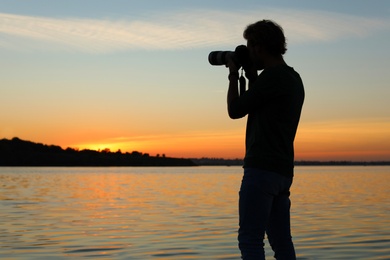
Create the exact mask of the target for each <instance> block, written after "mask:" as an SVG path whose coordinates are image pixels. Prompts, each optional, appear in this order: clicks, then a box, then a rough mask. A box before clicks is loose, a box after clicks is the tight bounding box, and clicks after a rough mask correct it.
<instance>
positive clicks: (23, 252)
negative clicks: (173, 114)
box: [0, 166, 390, 260]
mask: <svg viewBox="0 0 390 260" xmlns="http://www.w3.org/2000/svg"><path fill="white" fill-rule="evenodd" d="M241 178H242V169H241V168H240V167H188V168H186V167H176V168H174V167H164V168H135V167H134V168H133V167H123V168H121V167H118V168H116V167H107V168H66V167H64V168H44V167H37V168H19V167H16V168H8V167H2V168H0V220H1V222H0V258H1V259H67V258H81V257H89V258H92V259H209V260H210V259H239V252H238V249H237V241H236V236H237V234H236V233H237V228H238V227H237V222H238V221H237V220H238V216H237V200H238V190H239V186H240V182H241ZM389 190H390V167H388V166H383V167H382V166H375V167H371V166H370V167H364V166H354V167H352V166H348V167H347V166H343V167H336V166H333V167H331V166H328V167H323V166H315V167H308V166H301V167H297V168H296V174H295V180H294V184H293V188H292V196H291V199H292V229H293V239H294V243H295V245H296V251H297V255H298V258H299V259H390V221H389V219H390V218H389V212H390V200H389V196H388V191H389ZM266 246H267V248H266V254H267V259H273V257H272V251H271V250H270V248H269V245H268V244H266Z"/></svg>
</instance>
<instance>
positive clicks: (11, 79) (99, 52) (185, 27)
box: [0, 1, 390, 161]
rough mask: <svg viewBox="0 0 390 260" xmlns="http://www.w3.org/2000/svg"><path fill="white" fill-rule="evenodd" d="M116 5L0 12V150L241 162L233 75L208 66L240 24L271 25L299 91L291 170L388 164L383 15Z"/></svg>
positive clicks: (229, 46) (334, 9)
mask: <svg viewBox="0 0 390 260" xmlns="http://www.w3.org/2000/svg"><path fill="white" fill-rule="evenodd" d="M11 2H12V1H11ZM11 2H10V3H11ZM31 5H32V4H31ZM121 5H122V4H118V5H114V4H113V5H110V6H109V7H107V8H99V7H98V6H95V8H96V9H95V8H90V6H89V5H87V4H77V8H61V7H59V8H58V7H55V6H52V7H50V8H49V7H47V9H45V10H41V9H39V8H35V7H31V8H29V7H28V5H26V6H20V5H19V4H17V3H15V4H4V5H2V10H1V11H0V55H1V57H2V58H1V59H0V69H1V71H2V76H1V77H0V86H1V90H0V91H1V92H0V110H1V111H2V113H0V139H2V138H6V139H12V138H13V137H18V138H20V139H22V140H28V141H32V142H36V143H43V144H47V145H58V146H61V147H62V148H64V149H66V148H68V147H70V148H75V149H79V150H83V149H91V150H104V149H110V151H112V152H116V151H118V150H120V151H121V152H122V153H125V152H133V151H138V152H141V153H148V154H149V155H151V156H154V155H157V154H159V155H165V156H167V157H178V158H201V157H213V158H226V159H236V158H243V157H244V155H245V125H246V120H245V119H241V120H231V119H230V118H229V117H228V115H227V111H226V92H227V87H228V79H227V75H228V70H227V69H226V67H225V66H212V65H211V64H209V62H208V55H209V53H210V52H211V51H215V50H234V48H235V47H236V46H238V45H241V44H246V42H245V39H244V38H243V37H242V33H243V30H244V29H245V27H246V26H247V25H248V24H250V23H253V22H255V21H258V20H260V19H272V20H274V21H276V22H278V23H279V24H280V25H281V26H282V27H283V29H284V32H285V35H286V38H287V49H288V51H287V53H286V54H285V57H284V58H285V61H286V63H287V64H288V65H289V66H291V67H293V68H294V69H295V70H296V71H297V72H298V73H299V74H300V75H301V77H302V79H303V82H304V86H305V94H306V95H305V102H304V105H303V110H302V115H301V121H300V125H299V127H298V132H297V135H296V139H295V159H296V160H320V161H327V160H352V161H360V160H364V161H383V160H385V161H390V106H389V101H388V98H389V96H390V88H389V82H390V73H388V72H389V70H390V63H389V61H390V52H389V51H387V50H388V46H389V43H390V34H389V31H390V20H389V19H388V14H387V13H386V14H384V15H383V14H382V15H379V14H378V12H379V10H388V9H386V8H381V7H380V6H379V5H378V7H375V8H374V7H373V8H374V9H375V10H374V11H369V10H367V8H362V9H361V10H360V9H359V5H356V6H351V8H352V7H353V8H355V9H353V8H352V9H351V8H344V7H346V6H349V5H348V4H345V6H340V5H339V4H337V5H336V4H329V6H328V3H327V2H326V3H325V2H324V3H321V4H320V3H317V4H312V3H311V2H310V5H309V4H308V5H307V6H306V7H305V5H304V4H302V6H301V8H298V7H294V6H293V5H292V4H291V5H290V4H289V5H288V6H287V5H285V4H280V3H279V4H278V3H270V2H269V3H268V2H267V3H261V2H258V1H252V2H248V3H246V2H245V4H244V3H241V2H240V5H239V6H238V5H237V7H234V8H232V7H230V6H229V5H227V6H225V5H224V6H220V5H217V4H215V3H211V2H210V3H202V4H201V3H197V4H193V3H182V4H175V8H172V6H170V5H169V4H165V2H164V4H161V3H157V2H156V3H155V5H156V6H154V5H151V4H150V3H149V4H148V3H147V2H137V3H136V2H129V3H126V4H124V3H123V6H126V7H125V8H124V7H120V6H121ZM238 7H239V8H238ZM137 8H138V9H137ZM132 10H138V11H132ZM205 10H207V11H205ZM346 10H348V12H347V11H346ZM2 21H4V22H2ZM329 21H332V23H329Z"/></svg>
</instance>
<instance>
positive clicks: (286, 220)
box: [238, 168, 296, 260]
mask: <svg viewBox="0 0 390 260" xmlns="http://www.w3.org/2000/svg"><path fill="white" fill-rule="evenodd" d="M292 180H293V178H292V177H291V178H287V177H285V176H282V175H280V174H278V173H275V172H269V171H264V170H260V169H256V168H245V169H244V177H243V179H242V183H241V189H240V198H239V215H240V219H239V225H240V228H239V230H238V242H239V244H238V245H239V248H240V250H241V256H242V259H245V260H249V259H256V260H259V259H265V255H264V236H265V233H267V237H268V241H269V243H270V245H271V248H272V250H273V251H274V252H275V255H274V256H275V258H276V259H288V260H293V259H296V257H295V250H294V245H293V242H292V239H291V229H290V205H291V202H290V198H289V197H290V187H291V184H292Z"/></svg>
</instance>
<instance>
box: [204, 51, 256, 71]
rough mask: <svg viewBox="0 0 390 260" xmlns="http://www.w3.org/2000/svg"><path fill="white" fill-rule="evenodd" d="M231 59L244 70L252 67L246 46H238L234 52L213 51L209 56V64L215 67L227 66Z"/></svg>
mask: <svg viewBox="0 0 390 260" xmlns="http://www.w3.org/2000/svg"><path fill="white" fill-rule="evenodd" d="M230 58H231V59H232V60H233V62H234V63H235V64H236V66H237V67H243V68H244V70H248V69H250V67H251V66H252V62H251V59H250V56H249V50H248V48H247V47H246V46H245V45H239V46H237V47H236V49H235V50H234V51H212V52H210V54H209V63H210V64H211V65H214V66H220V65H226V64H227V63H228V60H229V59H230Z"/></svg>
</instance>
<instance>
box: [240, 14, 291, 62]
mask: <svg viewBox="0 0 390 260" xmlns="http://www.w3.org/2000/svg"><path fill="white" fill-rule="evenodd" d="M244 38H245V39H246V40H247V46H248V49H249V51H250V52H251V56H252V58H253V59H254V62H255V63H257V67H264V64H259V63H264V62H265V61H264V57H266V58H267V57H271V58H281V57H282V55H283V54H285V53H286V51H287V48H286V38H285V37H284V33H283V29H282V27H280V26H279V25H278V24H277V23H275V22H273V21H271V20H262V21H259V22H256V23H254V24H251V25H248V27H247V28H246V29H245V31H244Z"/></svg>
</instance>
